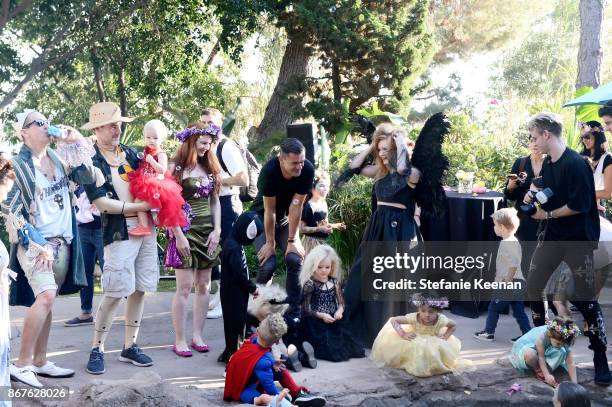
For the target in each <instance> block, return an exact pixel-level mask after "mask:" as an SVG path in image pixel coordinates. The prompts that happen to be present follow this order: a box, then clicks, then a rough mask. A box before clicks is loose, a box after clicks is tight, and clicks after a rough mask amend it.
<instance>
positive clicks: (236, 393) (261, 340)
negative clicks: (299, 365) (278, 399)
mask: <svg viewBox="0 0 612 407" xmlns="http://www.w3.org/2000/svg"><path fill="white" fill-rule="evenodd" d="M286 332H287V325H286V323H285V320H284V319H283V317H282V315H280V314H271V315H269V316H267V317H266V318H265V319H264V320H263V321H262V322H261V323H260V324H259V327H258V328H257V332H256V333H255V334H254V335H253V336H251V338H249V339H248V340H247V341H245V342H244V344H243V345H242V346H241V347H240V349H238V351H237V352H236V353H235V354H234V355H233V356H232V357H231V358H230V360H229V363H228V365H227V373H226V378H225V390H224V393H223V399H224V400H226V401H241V402H243V403H250V404H256V405H268V403H271V402H272V400H273V399H274V397H275V396H277V395H278V394H279V390H278V389H277V388H276V385H275V384H274V381H275V380H276V381H278V382H279V383H280V385H281V386H282V387H283V388H287V389H288V390H289V394H290V395H291V397H292V402H293V404H294V405H296V406H298V407H321V406H324V405H325V399H324V398H323V397H318V396H313V395H311V394H309V392H308V390H307V389H306V388H305V387H301V386H298V385H297V384H296V383H295V382H294V381H293V378H292V377H291V375H290V374H289V371H287V369H285V367H284V366H283V364H282V363H280V361H277V360H275V359H274V356H273V354H272V350H271V347H272V345H273V344H275V343H276V342H278V341H279V340H280V339H281V338H282V336H283V335H284V334H285V333H286ZM266 396H267V397H266Z"/></svg>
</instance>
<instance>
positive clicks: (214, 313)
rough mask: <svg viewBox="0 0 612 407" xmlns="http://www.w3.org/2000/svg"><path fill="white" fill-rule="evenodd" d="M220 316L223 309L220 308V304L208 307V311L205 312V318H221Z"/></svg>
mask: <svg viewBox="0 0 612 407" xmlns="http://www.w3.org/2000/svg"><path fill="white" fill-rule="evenodd" d="M222 316H223V310H222V309H221V305H219V306H218V307H215V308H213V309H209V310H208V313H207V314H206V318H208V319H217V318H221V317H222Z"/></svg>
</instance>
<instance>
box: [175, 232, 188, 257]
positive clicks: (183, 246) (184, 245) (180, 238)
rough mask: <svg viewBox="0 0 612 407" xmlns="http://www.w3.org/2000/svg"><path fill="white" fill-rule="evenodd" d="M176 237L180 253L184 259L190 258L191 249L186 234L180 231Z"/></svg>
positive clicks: (177, 248)
mask: <svg viewBox="0 0 612 407" xmlns="http://www.w3.org/2000/svg"><path fill="white" fill-rule="evenodd" d="M175 238H176V250H178V252H179V254H180V255H181V257H182V258H183V259H186V258H189V257H190V256H191V250H190V248H189V241H188V240H187V238H186V237H185V235H184V234H182V233H179V234H175Z"/></svg>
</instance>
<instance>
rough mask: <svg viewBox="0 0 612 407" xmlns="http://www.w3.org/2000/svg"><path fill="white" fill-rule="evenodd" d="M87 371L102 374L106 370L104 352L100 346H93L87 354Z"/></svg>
mask: <svg viewBox="0 0 612 407" xmlns="http://www.w3.org/2000/svg"><path fill="white" fill-rule="evenodd" d="M86 370H87V373H90V374H102V373H104V372H106V369H104V352H102V351H101V350H100V348H93V349H92V350H91V353H90V354H89V362H87V369H86Z"/></svg>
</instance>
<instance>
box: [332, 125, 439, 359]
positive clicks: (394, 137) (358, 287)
mask: <svg viewBox="0 0 612 407" xmlns="http://www.w3.org/2000/svg"><path fill="white" fill-rule="evenodd" d="M449 129H450V123H449V122H448V120H447V118H446V116H444V115H443V114H442V113H437V114H435V115H434V116H432V117H430V118H429V119H428V120H427V122H426V123H425V126H424V127H423V129H422V130H421V133H420V135H419V137H418V139H417V142H416V145H415V148H414V152H413V154H412V157H410V156H409V152H408V147H407V146H408V145H407V140H406V137H405V132H404V131H403V130H402V129H398V128H396V127H395V126H393V125H392V124H389V123H383V124H381V125H379V126H378V127H377V128H376V131H375V132H374V135H373V138H372V144H371V146H370V148H369V149H366V151H365V152H363V153H361V154H359V155H358V156H357V157H356V158H355V159H354V160H353V162H352V163H351V167H354V168H358V167H361V165H362V163H363V161H364V160H365V159H366V157H367V155H368V153H371V154H372V155H373V156H374V164H372V165H368V166H365V167H363V168H362V169H361V171H360V174H361V175H364V176H366V177H370V178H374V179H375V180H376V181H375V184H374V194H375V198H376V200H377V205H376V209H375V210H374V212H373V213H372V216H371V218H370V221H369V223H368V225H367V227H366V230H365V232H364V235H363V239H362V241H361V244H360V247H359V249H358V250H357V256H356V258H355V261H354V262H353V265H352V268H351V271H350V273H349V277H348V281H347V283H346V287H345V291H344V296H345V302H346V311H345V319H346V321H347V323H348V324H349V329H350V330H351V331H352V332H353V333H354V334H355V335H356V336H357V337H358V338H359V339H361V341H362V342H363V344H364V345H365V346H366V347H371V346H372V343H373V342H374V339H375V338H376V335H377V333H378V331H379V330H380V328H381V327H382V326H383V325H384V324H385V322H386V321H387V319H388V318H389V317H391V316H394V315H402V314H406V313H407V312H408V311H409V310H408V304H409V302H408V300H409V299H408V298H406V301H405V302H393V301H385V299H384V298H382V299H376V298H362V251H363V250H364V249H365V246H366V245H367V244H368V243H369V242H410V241H421V240H422V237H421V232H420V231H419V227H418V225H417V223H416V222H415V220H414V213H415V209H416V207H417V205H418V206H419V207H420V208H421V212H422V213H425V214H439V213H441V212H442V211H443V210H444V207H445V199H446V196H445V194H444V190H443V189H442V183H441V179H442V176H443V174H444V171H445V170H446V169H447V168H448V159H447V158H446V157H445V156H444V155H443V154H442V142H443V141H444V136H445V135H446V134H447V133H448V131H449ZM370 272H371V271H370Z"/></svg>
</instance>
